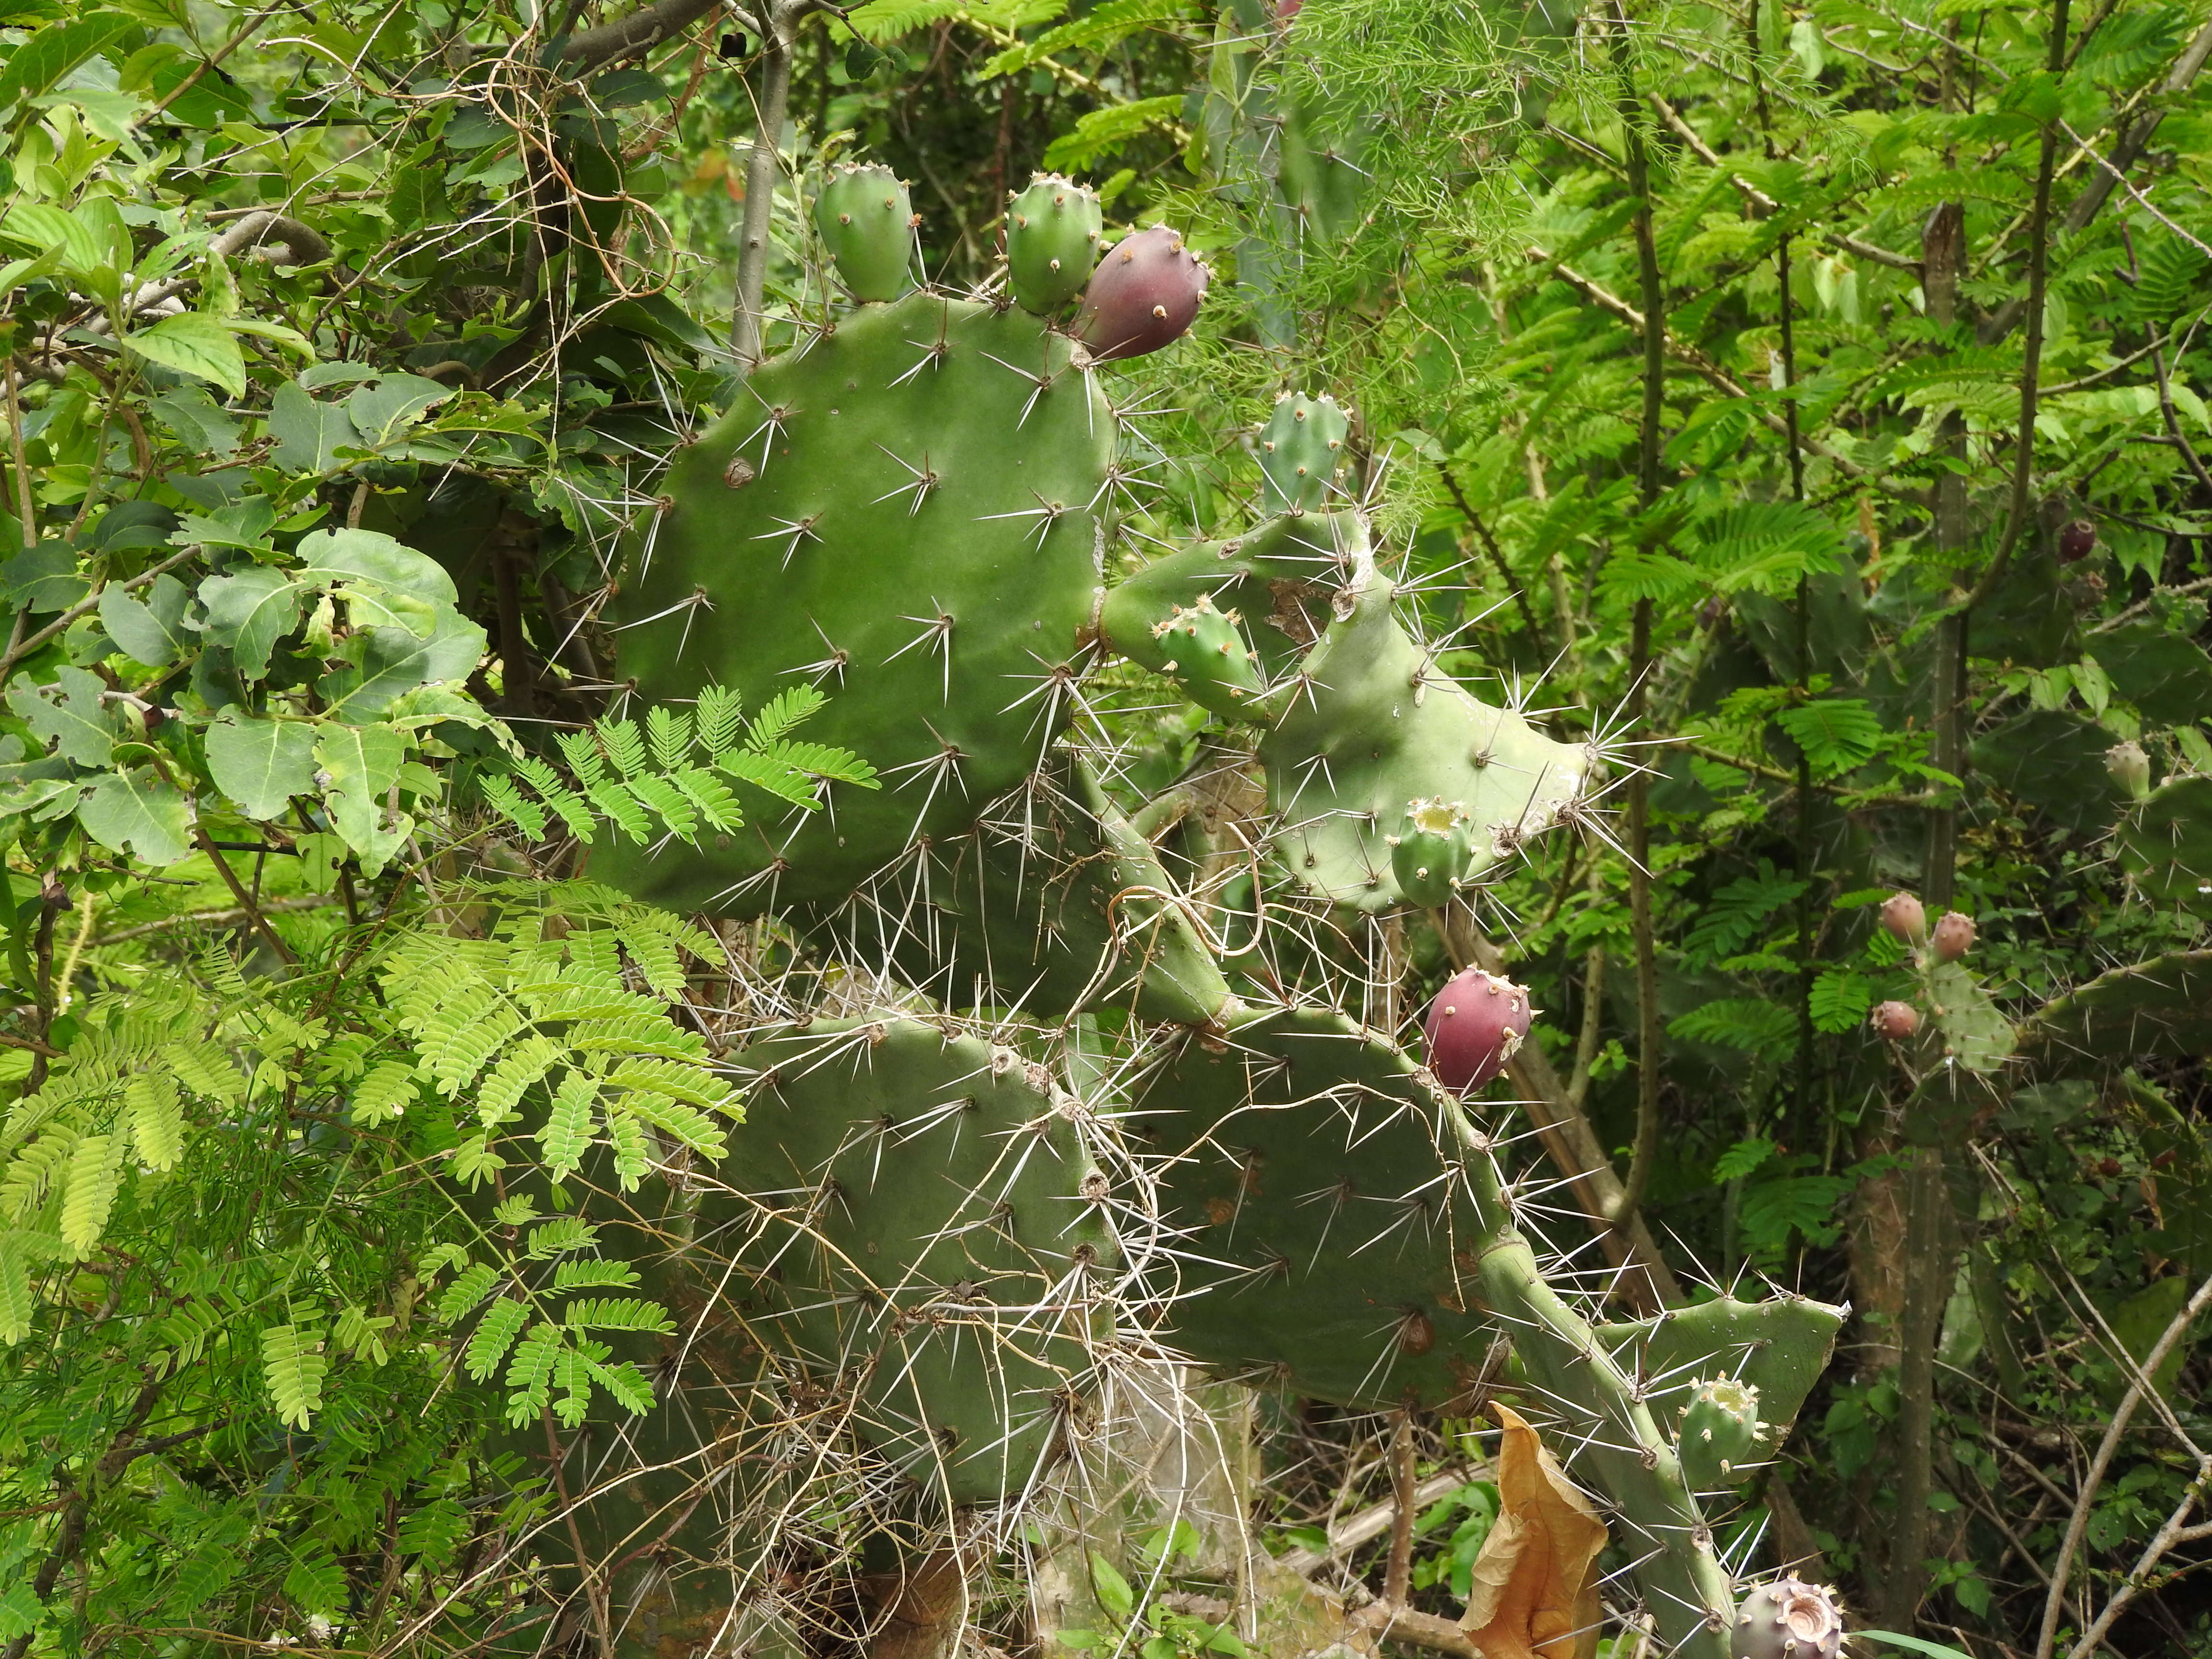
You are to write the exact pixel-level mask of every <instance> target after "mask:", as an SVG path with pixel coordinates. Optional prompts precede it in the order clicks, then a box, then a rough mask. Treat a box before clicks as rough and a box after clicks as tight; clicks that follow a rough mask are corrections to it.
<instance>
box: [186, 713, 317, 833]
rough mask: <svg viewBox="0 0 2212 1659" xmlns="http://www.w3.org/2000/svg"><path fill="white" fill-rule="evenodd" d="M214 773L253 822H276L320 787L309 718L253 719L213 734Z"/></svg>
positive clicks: (220, 726) (228, 723) (232, 721)
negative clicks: (288, 807) (298, 797)
mask: <svg viewBox="0 0 2212 1659" xmlns="http://www.w3.org/2000/svg"><path fill="white" fill-rule="evenodd" d="M207 759H208V773H209V775H210V776H211V777H212V778H213V779H214V780H215V784H216V788H218V789H220V790H222V792H223V793H224V794H226V795H228V796H229V797H230V799H232V800H233V801H234V802H236V803H237V805H238V808H239V810H240V811H242V812H244V813H245V814H246V817H250V818H273V817H276V816H277V815H278V814H279V813H281V812H283V810H284V808H285V806H286V805H288V804H289V802H290V800H291V799H292V797H293V796H295V795H306V794H311V793H313V791H314V787H315V728H314V726H313V725H311V724H310V723H309V722H307V721H306V720H263V719H258V718H255V717H252V716H245V717H236V716H234V717H232V718H229V719H226V720H217V721H216V723H215V724H214V725H213V726H210V727H208V731H207Z"/></svg>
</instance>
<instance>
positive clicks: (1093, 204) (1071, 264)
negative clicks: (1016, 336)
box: [1006, 173, 1106, 317]
mask: <svg viewBox="0 0 2212 1659" xmlns="http://www.w3.org/2000/svg"><path fill="white" fill-rule="evenodd" d="M1105 222H1106V219H1105V214H1104V211H1103V210H1102V209H1101V208H1100V207H1099V205H1098V197H1097V192H1096V191H1092V190H1091V188H1090V186H1088V185H1079V184H1077V183H1076V182H1075V181H1074V180H1073V179H1063V178H1061V177H1060V175H1059V174H1058V173H1038V174H1037V175H1036V178H1034V179H1030V185H1029V188H1028V189H1027V190H1024V191H1022V192H1021V193H1020V194H1019V195H1018V196H1016V197H1014V198H1013V199H1012V201H1011V202H1009V203H1008V204H1006V280H1007V285H1008V286H1009V287H1010V288H1012V289H1013V294H1014V301H1015V303H1016V304H1018V305H1019V306H1020V307H1021V308H1022V309H1023V310H1024V311H1028V312H1034V313H1036V315H1038V316H1040V317H1045V316H1049V315H1050V314H1051V313H1054V312H1055V311H1058V310H1059V309H1060V307H1062V306H1064V305H1066V303H1067V302H1068V301H1070V300H1073V298H1074V297H1075V296H1076V295H1079V294H1080V293H1082V292H1083V285H1084V284H1085V283H1087V282H1089V281H1090V280H1091V268H1092V267H1093V266H1094V265H1096V264H1097V263H1098V237H1099V233H1100V231H1101V230H1102V229H1103V228H1104V225H1105Z"/></svg>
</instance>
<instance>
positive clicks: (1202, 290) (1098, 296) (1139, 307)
mask: <svg viewBox="0 0 2212 1659" xmlns="http://www.w3.org/2000/svg"><path fill="white" fill-rule="evenodd" d="M1211 275H1212V272H1210V271H1209V270H1206V267H1205V266H1204V265H1203V264H1200V262H1199V260H1198V258H1197V256H1196V255H1194V253H1192V252H1191V251H1190V250H1189V249H1188V248H1187V247H1185V246H1183V245H1182V234H1180V233H1179V232H1176V231H1173V230H1170V229H1169V228H1167V227H1166V226H1165V225H1155V226H1153V227H1152V228H1151V229H1150V230H1140V231H1138V232H1137V233H1136V234H1133V235H1130V236H1125V237H1123V238H1122V239H1121V242H1120V244H1119V245H1118V246H1115V248H1114V249H1113V251H1112V252H1109V253H1108V254H1107V255H1106V257H1105V258H1103V259H1101V260H1100V261H1099V262H1098V269H1097V270H1095V271H1093V272H1092V273H1091V286H1090V288H1089V289H1087V290H1086V291H1085V294H1084V296H1083V309H1082V310H1081V311H1079V312H1078V313H1076V317H1075V333H1076V337H1078V338H1079V339H1080V340H1081V341H1082V342H1083V343H1084V344H1085V345H1086V346H1088V347H1090V348H1091V356H1093V357H1095V358H1097V360H1098V361H1099V362H1102V363H1105V362H1115V360H1116V359H1118V358H1122V357H1141V356H1145V354H1146V353H1147V352H1152V351H1158V349H1160V348H1161V347H1162V346H1164V345H1169V344H1171V343H1174V342H1175V341H1176V340H1179V339H1181V338H1182V337H1183V335H1184V334H1185V333H1186V332H1187V331H1188V330H1189V328H1190V325H1191V322H1192V320H1193V319H1194V318H1196V317H1197V315H1198V307H1199V301H1201V300H1203V299H1205V298H1206V279H1207V277H1208V276H1211Z"/></svg>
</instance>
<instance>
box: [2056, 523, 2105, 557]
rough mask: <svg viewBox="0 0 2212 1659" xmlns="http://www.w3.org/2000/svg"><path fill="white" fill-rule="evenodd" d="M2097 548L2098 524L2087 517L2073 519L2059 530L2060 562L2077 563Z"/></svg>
mask: <svg viewBox="0 0 2212 1659" xmlns="http://www.w3.org/2000/svg"><path fill="white" fill-rule="evenodd" d="M2096 550H2097V526H2095V525H2093V524H2092V523H2091V522H2090V521H2089V520H2087V519H2071V520H2068V521H2067V525H2066V528H2065V529H2063V530H2062V531H2060V532H2058V562H2059V563H2061V564H2077V563H2079V562H2081V560H2083V559H2086V558H2087V557H2088V556H2089V555H2090V554H2092V553H2093V552H2095V551H2096Z"/></svg>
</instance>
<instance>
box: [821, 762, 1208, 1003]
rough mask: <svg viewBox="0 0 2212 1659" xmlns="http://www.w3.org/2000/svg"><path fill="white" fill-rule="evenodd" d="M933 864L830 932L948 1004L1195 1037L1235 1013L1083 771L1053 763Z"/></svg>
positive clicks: (1185, 910) (1168, 889)
mask: <svg viewBox="0 0 2212 1659" xmlns="http://www.w3.org/2000/svg"><path fill="white" fill-rule="evenodd" d="M932 854H933V860H932V864H931V866H930V868H929V869H928V870H927V872H921V873H918V874H917V875H916V876H915V878H914V879H913V880H911V881H909V882H907V883H904V884H902V889H901V890H900V891H898V892H896V893H895V894H890V895H881V894H871V895H868V896H866V897H865V898H862V899H859V900H856V901H855V902H854V904H852V905H850V906H848V907H846V908H845V909H844V910H843V911H842V912H841V913H840V915H839V916H838V917H837V918H836V921H834V922H833V924H832V927H833V929H834V931H835V932H836V933H838V934H839V936H840V937H841V938H842V939H843V940H844V941H846V942H847V943H848V944H849V945H851V946H852V947H853V948H854V949H855V950H856V951H857V952H858V953H859V954H860V956H861V957H863V958H864V959H868V960H874V959H878V958H881V959H888V960H889V961H890V963H892V964H893V965H894V966H895V967H896V968H897V969H899V971H900V972H901V973H902V975H904V976H905V977H906V978H907V979H908V981H910V982H912V983H914V984H915V985H918V986H920V987H922V988H923V989H925V990H927V992H929V993H930V994H931V995H932V996H933V997H934V998H935V999H936V1000H939V1001H941V1002H943V1003H945V1004H946V1005H947V1006H951V1007H969V1006H978V1005H983V1006H995V1007H1002V1008H1018V1009H1019V1010H1020V1011H1021V1012H1022V1013H1024V1014H1025V1015H1028V1016H1030V1017H1032V1018H1059V1017H1060V1016H1063V1015H1066V1014H1068V1013H1071V1012H1074V1011H1076V1010H1078V1009H1084V1008H1103V1007H1108V1006H1119V1007H1127V1008H1128V1009H1130V1010H1131V1012H1133V1013H1134V1014H1135V1015H1136V1016H1137V1018H1139V1019H1146V1020H1172V1021H1175V1022H1176V1023H1177V1024H1186V1025H1204V1024H1210V1023H1212V1021H1214V1020H1216V1019H1217V1018H1220V1017H1221V1015H1222V1013H1223V1012H1224V1010H1225V1007H1226V1006H1228V1004H1229V1003H1230V1001H1231V996H1230V989H1229V981H1227V980H1226V979H1225V978H1224V977H1223V975H1222V971H1221V966H1220V963H1218V961H1217V960H1216V958H1215V956H1214V954H1213V952H1212V950H1211V949H1210V948H1208V945H1207V944H1206V938H1205V935H1204V934H1203V933H1201V932H1200V928H1199V927H1198V926H1197V925H1195V923H1194V916H1195V914H1196V913H1195V912H1194V909H1193V908H1192V907H1191V906H1190V905H1189V904H1188V902H1186V901H1185V900H1184V899H1183V897H1182V894H1181V893H1180V892H1179V891H1178V890H1177V889H1176V885H1175V884H1174V882H1173V881H1172V880H1171V879H1170V877H1169V875H1168V873H1167V872H1166V871H1165V870H1164V868H1162V867H1161V865H1160V861H1159V860H1158V857H1157V856H1156V855H1155V854H1154V853H1153V851H1152V844H1151V843H1150V842H1147V841H1146V839H1145V838H1144V836H1141V835H1139V834H1138V833H1137V832H1136V831H1135V830H1134V829H1132V828H1131V827H1130V825H1129V823H1128V821H1127V819H1126V818H1124V817H1122V816H1121V813H1120V812H1119V811H1116V810H1115V807H1114V805H1113V804H1112V803H1111V802H1110V801H1109V800H1108V799H1106V796H1105V793H1104V792H1103V790H1101V789H1100V788H1099V787H1098V782H1097V777H1096V776H1095V775H1093V774H1092V773H1091V769H1090V768H1089V766H1088V765H1087V764H1085V763H1083V762H1081V761H1080V760H1074V759H1071V758H1070V757H1066V756H1065V755H1063V756H1061V757H1058V758H1057V759H1056V761H1055V763H1054V765H1053V766H1052V767H1050V768H1049V769H1047V770H1046V771H1045V772H1042V773H1040V774H1039V775H1038V776H1037V777H1036V778H1035V779H1033V780H1032V781H1030V784H1029V785H1028V786H1027V787H1024V789H1023V790H1021V791H1019V792H1018V793H1016V794H1014V795H1013V796H1012V797H1010V798H1008V799H1006V800H1004V801H1001V802H1000V804H999V806H998V807H997V809H996V810H994V811H993V812H991V813H989V814H988V815H987V816H986V817H985V818H984V820H983V822H982V823H980V824H978V825H977V826H976V828H975V829H974V830H973V831H972V832H970V833H969V835H966V836H957V837H955V838H952V839H951V840H949V841H945V842H939V843H938V844H937V845H936V846H935V847H934V848H932Z"/></svg>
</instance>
